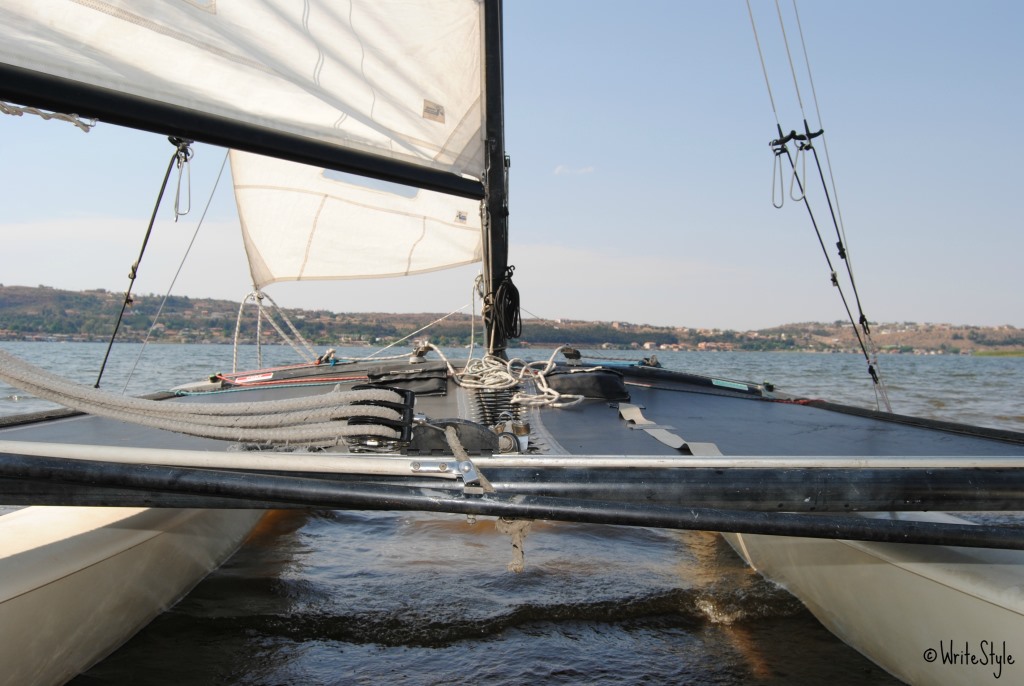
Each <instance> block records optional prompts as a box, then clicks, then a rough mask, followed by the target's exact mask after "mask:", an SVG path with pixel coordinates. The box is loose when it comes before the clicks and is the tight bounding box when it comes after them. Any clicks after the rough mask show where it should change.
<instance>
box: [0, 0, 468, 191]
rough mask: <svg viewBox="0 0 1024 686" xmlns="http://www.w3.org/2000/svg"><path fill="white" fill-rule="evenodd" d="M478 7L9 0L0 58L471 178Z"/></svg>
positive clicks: (445, 2)
mask: <svg viewBox="0 0 1024 686" xmlns="http://www.w3.org/2000/svg"><path fill="white" fill-rule="evenodd" d="M482 14H483V5H482V3H480V2H479V1H478V0H431V2H409V1H408V0H346V1H345V2H331V1H328V0H304V1H303V2H293V1H289V0H175V1H168V0H5V2H4V3H3V4H2V5H0V64H6V65H11V66H13V67H15V68H21V69H26V70H30V71H31V72H32V73H38V74H43V75H47V76H50V77H57V78H59V79H63V80H68V81H71V82H74V83H77V84H83V85H85V86H89V87H96V88H100V89H106V90H107V91H110V92H117V93H121V94H125V95H127V96H128V97H129V98H138V99H139V101H140V102H155V103H161V104H167V105H172V106H175V107H183V108H187V110H188V111H195V112H200V113H203V114H208V115H212V116H215V117H220V118H223V119H225V120H229V121H232V122H241V123H244V124H247V125H251V126H256V127H261V128H263V129H267V130H273V131H275V132H283V133H287V134H290V135H295V136H299V137H301V138H303V139H308V140H312V141H315V142H319V143H325V144H328V145H331V146H339V147H343V148H345V149H349V150H355V151H360V152H363V153H369V154H371V155H374V156H378V157H382V158H390V159H392V160H397V161H401V162H407V163H411V164H414V165H418V166H421V167H428V168H431V169H434V170H440V171H445V172H451V173H454V174H456V175H459V176H468V177H472V178H474V179H480V178H481V177H482V174H483V170H484V156H483V145H482V129H483V119H484V99H483V95H482V87H483V85H482V84H483V79H482V74H481V66H482V63H483V56H482V47H481V44H482V38H481V32H482V25H483V19H482ZM22 104H25V103H22Z"/></svg>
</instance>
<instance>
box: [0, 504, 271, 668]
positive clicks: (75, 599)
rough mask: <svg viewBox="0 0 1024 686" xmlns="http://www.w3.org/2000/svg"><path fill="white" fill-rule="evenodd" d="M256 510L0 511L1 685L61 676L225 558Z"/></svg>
mask: <svg viewBox="0 0 1024 686" xmlns="http://www.w3.org/2000/svg"><path fill="white" fill-rule="evenodd" d="M262 514H263V512H262V511H257V510H194V509H189V510H177V509H144V508H98V507H97V508H73V507H29V508H24V509H22V510H18V511H16V512H12V513H9V514H5V515H3V516H0V665H2V669H0V684H4V685H6V684H12V685H13V684H17V685H19V686H20V685H26V684H40V685H42V684H62V683H64V682H66V681H68V680H69V679H71V678H73V677H74V676H76V675H77V674H79V673H80V672H82V671H83V670H85V669H88V668H89V667H91V666H92V665H94V664H95V663H96V662H98V661H99V660H101V659H103V658H104V657H106V656H107V655H109V654H110V653H111V652H113V651H114V650H116V649H117V648H118V647H119V646H121V645H122V644H123V643H124V642H125V641H127V640H128V639H129V638H131V637H132V636H133V635H134V634H135V633H136V632H137V631H139V630H140V629H141V628H142V627H144V626H145V625H146V624H147V623H149V622H150V621H151V620H152V619H153V618H154V617H156V616H157V615H158V614H160V613H161V612H163V611H164V610H166V609H167V608H169V607H170V606H171V605H173V604H174V603H175V602H177V601H178V600H180V599H181V598H182V597H183V596H184V595H185V594H186V593H187V592H188V591H189V590H191V589H192V587H193V586H195V585H196V584H197V583H198V582H199V581H200V580H202V579H203V577H204V576H206V575H207V574H208V573H209V572H210V571H212V570H213V569H215V568H216V567H217V566H218V565H220V564H221V563H223V562H224V561H225V560H226V559H227V558H228V557H229V556H230V555H231V553H233V552H234V551H235V550H236V549H237V547H238V546H239V545H240V544H241V542H242V541H243V540H244V539H245V537H246V536H247V535H248V533H249V532H250V531H251V530H252V528H253V526H254V525H255V524H256V522H257V521H258V520H259V518H260V517H261V516H262Z"/></svg>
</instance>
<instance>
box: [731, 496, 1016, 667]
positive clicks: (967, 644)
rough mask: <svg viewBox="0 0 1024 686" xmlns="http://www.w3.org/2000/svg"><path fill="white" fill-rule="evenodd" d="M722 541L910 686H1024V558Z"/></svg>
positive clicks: (757, 538) (810, 541)
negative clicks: (1007, 685) (988, 683)
mask: <svg viewBox="0 0 1024 686" xmlns="http://www.w3.org/2000/svg"><path fill="white" fill-rule="evenodd" d="M887 516H895V515H887ZM913 518H914V519H917V520H927V521H940V522H955V521H962V520H959V519H958V518H956V517H952V516H949V515H944V514H939V513H916V514H914V517H913ZM723 535H724V537H725V539H726V540H727V541H728V542H729V544H730V545H732V547H733V548H734V549H735V550H736V552H737V553H739V555H740V556H741V557H743V559H744V560H746V562H747V563H748V564H749V565H750V566H751V567H753V568H754V569H755V570H757V571H758V572H760V574H761V575H762V576H764V577H765V578H767V579H770V580H772V581H774V582H776V583H778V584H779V585H781V586H782V587H784V588H785V589H787V590H788V591H789V592H790V593H792V594H793V595H795V596H796V597H797V598H799V599H800V600H801V601H802V602H803V603H804V605H805V606H806V607H807V608H808V609H809V610H810V611H811V613H813V614H814V616H815V617H817V618H818V620H819V621H820V622H821V623H822V624H823V625H824V626H825V627H826V628H827V629H828V630H829V631H831V632H832V633H833V634H835V635H836V636H838V637H839V638H840V639H842V640H843V641H844V642H845V643H847V644H848V645H850V646H851V647H853V648H855V649H856V650H858V651H859V652H860V653H862V654H863V655H864V656H866V657H867V658H869V659H870V660H872V661H873V662H875V663H876V664H877V665H879V666H880V667H882V668H883V669H885V670H886V671H888V672H889V673H890V674H892V675H894V676H896V677H897V678H899V679H902V680H903V681H905V682H907V683H909V684H915V685H918V684H965V685H966V684H978V683H982V682H984V681H987V680H992V679H998V680H999V681H1002V682H1003V683H1020V682H1021V681H1022V680H1024V638H1021V637H1022V636H1024V584H1022V583H1021V575H1020V570H1021V569H1022V568H1024V567H1022V566H1024V553H1022V552H1020V551H1010V550H987V549H967V548H956V547H948V546H921V545H911V544H893V543H864V542H856V541H841V540H830V539H815V538H790V537H779V536H762V535H749V534H723ZM999 681H994V683H999Z"/></svg>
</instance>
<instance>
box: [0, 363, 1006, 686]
mask: <svg viewBox="0 0 1024 686" xmlns="http://www.w3.org/2000/svg"><path fill="white" fill-rule="evenodd" d="M0 346H2V347H3V348H5V349H7V350H11V351H13V352H15V353H16V354H18V355H20V356H22V357H24V358H26V359H29V360H33V361H35V362H36V363H38V364H41V365H44V366H47V367H50V368H59V369H60V370H61V371H62V373H65V374H67V375H69V376H72V377H74V378H78V379H79V380H81V381H83V382H87V383H92V382H93V381H94V380H95V373H96V369H97V368H98V365H99V360H100V359H101V357H102V352H103V346H102V345H98V344H40V343H31V344H30V343H0ZM137 351H138V346H133V345H125V346H121V347H119V348H117V349H116V354H115V356H114V358H113V360H112V363H111V366H110V369H109V371H108V376H107V379H108V381H107V382H105V383H104V387H105V388H108V389H109V390H120V389H121V388H122V387H123V385H124V379H125V378H126V372H127V369H129V368H130V367H131V365H132V363H133V362H134V358H135V354H136V353H137ZM353 352H356V353H359V354H362V353H365V352H366V350H365V349H360V350H358V351H353ZM246 354H247V355H248V359H247V361H246V363H244V364H242V366H243V367H245V366H252V360H253V359H254V353H253V351H252V350H251V349H250V350H248V351H247V352H246ZM290 354H291V353H290V351H285V350H282V349H271V350H269V351H268V352H267V357H266V359H265V362H267V363H268V364H276V363H280V362H285V361H290V359H291V358H290ZM532 356H533V357H539V356H544V355H543V353H537V352H535V353H534V354H533V355H532ZM659 358H660V359H661V361H662V363H663V364H664V365H665V366H669V367H673V368H679V369H684V370H686V371H691V372H696V373H702V374H709V375H714V376H719V377H726V378H738V379H743V380H748V381H758V382H759V381H765V380H767V381H771V382H773V383H775V384H776V385H777V386H779V387H780V388H781V389H782V390H787V391H789V392H792V393H797V394H800V395H805V396H809V397H824V398H826V399H829V400H833V401H837V402H844V403H849V404H856V405H864V406H869V407H870V406H873V405H874V394H873V392H872V390H871V383H870V380H869V379H868V377H867V373H866V365H865V363H864V361H863V358H858V357H856V356H853V355H814V354H799V353H786V354H757V353H664V354H662V353H659ZM230 365H231V353H230V349H229V348H227V347H225V346H203V345H192V346H174V345H162V346H151V349H150V350H149V351H147V355H146V356H145V357H144V363H143V365H142V366H140V368H139V370H138V371H137V372H136V375H135V377H134V379H133V381H132V383H131V384H130V385H129V387H128V388H129V391H130V392H132V393H142V392H147V391H152V390H157V389H160V388H164V387H167V386H169V385H173V384H175V383H178V382H181V381H185V380H189V379H190V378H192V377H195V378H201V377H204V376H206V375H208V374H210V373H212V372H217V371H223V370H227V369H230ZM882 367H883V372H884V376H885V378H886V379H887V380H888V384H889V388H890V395H891V398H892V402H893V406H894V409H895V410H896V411H897V412H901V413H904V414H923V415H928V416H932V417H937V418H943V419H950V420H956V421H968V422H972V423H980V424H986V425H990V426H997V427H1001V428H1007V429H1016V430H1022V429H1024V391H1022V390H1021V389H1022V388H1024V359H1019V358H1017V359H1005V358H1004V359H996V358H973V357H951V356H950V357H940V356H928V357H911V356H893V357H891V358H884V359H883V360H882ZM43 406H45V404H44V403H42V402H41V401H39V400H36V399H33V398H30V397H26V396H24V395H23V394H20V393H19V392H18V391H16V390H14V389H10V388H9V387H6V386H0V413H4V414H7V413H11V412H12V411H32V410H35V409H39V408H40V407H43ZM511 557H512V549H511V545H510V539H509V538H508V536H506V535H504V534H499V533H498V532H496V531H495V527H494V524H493V521H491V520H486V519H481V520H480V521H476V522H471V521H468V520H467V519H466V518H465V517H457V516H444V515H431V516H425V515H415V514H408V513H388V512H374V513H352V512H315V513H306V512H278V513H273V514H272V515H270V516H269V517H268V518H267V519H266V520H264V522H263V523H262V524H261V526H260V527H259V528H258V529H257V531H256V532H255V533H254V535H253V536H252V537H251V538H250V540H249V541H248V542H247V543H246V545H245V546H244V547H243V548H242V549H241V550H240V551H239V552H238V554H236V555H235V556H234V557H233V558H232V559H231V560H230V561H229V562H228V563H227V564H225V565H224V566H223V567H222V568H221V569H220V570H218V571H216V572H215V573H214V574H212V575H211V576H210V577H208V578H207V579H206V580H205V581H204V582H202V583H201V584H200V585H199V586H198V587H197V588H196V589H195V590H194V591H193V592H192V594H190V595H189V596H188V597H187V598H186V599H185V600H184V601H182V602H181V603H179V604H178V605H177V606H176V607H175V608H173V609H172V610H171V611H169V612H167V613H165V614H164V615H162V616H161V617H159V618H158V619H157V620H156V621H154V622H153V623H152V624H151V625H150V626H149V627H148V628H147V629H145V630H144V631H143V632H141V633H140V634H139V635H138V636H137V637H136V638H135V639H134V640H132V641H131V642H130V643H128V644H127V645H126V646H125V647H124V648H122V649H121V650H120V651H118V652H117V653H115V654H114V655H113V656H111V657H110V658H109V659H107V660H106V661H104V662H102V663H101V664H99V665H98V666H96V667H95V668H93V669H92V670H90V671H89V672H88V673H86V674H84V675H82V676H80V677H79V678H78V679H76V680H75V681H74V682H73V683H74V684H76V685H77V686H85V685H88V684H129V683H130V684H154V685H155V684H184V683H187V684H296V685H298V684H377V683H394V684H455V683H458V684H461V683H482V684H498V685H501V686H506V685H508V686H511V685H513V684H577V683H580V684H590V683H594V684H683V683H696V684H791V683H829V684H863V683H873V684H885V683H895V682H894V681H893V680H891V679H890V678H889V677H888V676H886V675H885V674H884V673H883V672H882V671H881V670H879V669H878V668H877V667H875V666H874V665H872V664H871V663H870V662H868V661H867V660H865V659H864V658H862V657H860V656H859V655H858V654H857V653H856V652H854V651H853V650H851V649H849V648H847V647H846V646H844V645H843V644H842V643H840V642H839V641H838V640H836V639H835V638H834V637H832V636H831V634H829V633H828V632H827V631H825V630H824V629H823V628H821V626H820V625H819V624H818V623H817V622H816V621H815V620H814V619H813V618H812V617H811V616H810V614H809V613H808V612H807V611H806V610H804V609H803V607H802V606H801V605H800V604H799V603H798V602H797V601H795V600H794V599H793V598H792V597H791V596H789V595H788V594H787V593H785V592H784V591H781V590H780V589H778V588H776V587H775V586H773V585H772V584H770V583H767V582H765V581H763V580H761V579H760V577H758V576H757V575H756V574H754V573H753V572H751V571H750V570H749V569H747V568H746V567H745V566H744V565H743V564H742V563H741V562H740V560H739V558H738V557H737V556H736V555H735V554H734V553H733V552H732V550H731V549H730V548H729V546H728V545H727V544H726V543H725V542H724V541H723V540H722V539H721V538H720V537H718V536H716V535H713V534H707V533H701V532H686V531H662V530H654V529H638V528H625V527H622V528H619V527H604V526H593V525H579V524H552V523H542V522H540V523H535V524H534V525H533V529H532V530H531V532H530V533H529V535H528V537H527V539H526V569H525V571H524V572H523V573H522V574H514V573H511V572H509V571H508V570H507V569H506V564H507V563H508V562H509V561H511Z"/></svg>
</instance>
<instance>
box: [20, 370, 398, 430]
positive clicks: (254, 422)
mask: <svg viewBox="0 0 1024 686" xmlns="http://www.w3.org/2000/svg"><path fill="white" fill-rule="evenodd" d="M0 379H3V380H4V381H6V382H7V383H9V384H11V385H13V386H17V387H19V388H22V389H24V390H26V391H28V392H30V393H32V394H33V395H36V396H37V397H40V398H43V399H46V400H52V401H54V402H57V403H60V404H62V405H65V406H67V407H70V408H72V409H75V410H79V411H81V412H87V413H89V414H93V415H97V416H100V417H107V418H110V419H115V420H118V421H125V422H131V423H134V424H140V425H143V426H148V427H151V428H155V429H162V430H166V431H174V432H177V433H185V434H189V435H192V436H200V437H203V438H214V439H219V440H231V441H244V442H261V443H262V442H271V443H303V444H310V445H333V444H336V443H337V442H338V440H339V439H340V438H341V437H344V436H378V437H381V438H386V439H395V438H398V436H399V434H398V432H397V431H395V430H394V429H392V428H389V427H386V426H379V425H357V426H348V425H344V424H339V423H338V422H337V420H338V419H345V418H349V417H353V416H358V417H375V418H379V419H387V420H399V421H400V420H401V415H400V414H399V413H398V412H397V411H395V410H392V409H390V408H388V407H383V406H376V405H355V404H354V403H356V402H390V403H394V402H398V403H401V402H402V396H401V395H399V394H397V393H395V392H393V391H390V390H387V389H367V390H361V391H347V392H343V391H341V390H340V389H339V388H338V387H335V390H333V391H331V392H329V393H324V394H321V395H315V396H310V397H305V398H290V399H284V400H273V401H260V402H246V403H223V404H221V403H216V404H206V403H204V404H198V403H171V402H159V401H155V400H147V399H144V398H132V397H125V396H120V395H112V394H109V393H105V392H103V391H100V390H97V389H95V388H88V387H86V386H81V385H79V384H76V383H73V382H71V381H68V380H67V379H64V378H63V377H60V376H58V375H56V374H53V373H51V372H47V371H45V370H42V369H40V368H38V367H35V366H34V365H31V364H29V363H27V362H25V361H24V360H20V359H18V358H17V357H15V356H13V355H11V354H10V353H7V352H5V351H2V350H0Z"/></svg>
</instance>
